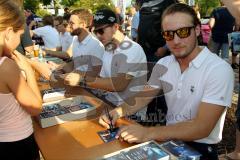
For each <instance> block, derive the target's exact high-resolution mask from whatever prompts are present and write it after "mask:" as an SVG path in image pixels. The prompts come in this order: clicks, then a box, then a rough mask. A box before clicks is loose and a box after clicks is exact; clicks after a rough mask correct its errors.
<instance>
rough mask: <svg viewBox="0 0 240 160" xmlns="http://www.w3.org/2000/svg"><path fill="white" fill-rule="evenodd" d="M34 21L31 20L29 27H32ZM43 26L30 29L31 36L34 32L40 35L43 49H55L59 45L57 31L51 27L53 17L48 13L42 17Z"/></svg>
mask: <svg viewBox="0 0 240 160" xmlns="http://www.w3.org/2000/svg"><path fill="white" fill-rule="evenodd" d="M35 23H36V22H34V21H33V22H32V23H31V24H30V25H29V28H31V27H32V25H34V24H35ZM43 25H44V26H43V27H39V28H36V29H34V30H31V31H30V34H31V36H33V35H34V34H35V35H37V36H39V37H42V39H43V42H44V46H45V49H49V50H57V48H58V47H61V44H60V39H59V34H58V31H57V30H56V29H55V28H54V27H53V17H52V16H50V15H47V16H44V17H43Z"/></svg>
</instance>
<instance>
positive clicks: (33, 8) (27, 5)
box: [23, 0, 39, 12]
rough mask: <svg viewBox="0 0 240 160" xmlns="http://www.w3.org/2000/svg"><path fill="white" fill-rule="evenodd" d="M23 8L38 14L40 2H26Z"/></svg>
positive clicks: (29, 0)
mask: <svg viewBox="0 0 240 160" xmlns="http://www.w3.org/2000/svg"><path fill="white" fill-rule="evenodd" d="M23 6H24V8H25V9H30V10H31V11H32V12H36V11H37V9H38V8H39V1H38V0H34V1H33V0H24V3H23Z"/></svg>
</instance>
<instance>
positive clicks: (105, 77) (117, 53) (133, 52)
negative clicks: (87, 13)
mask: <svg viewBox="0 0 240 160" xmlns="http://www.w3.org/2000/svg"><path fill="white" fill-rule="evenodd" d="M93 22H94V31H93V32H94V33H95V35H96V36H97V38H98V39H99V40H100V41H101V42H102V43H103V45H104V46H105V52H104V55H103V58H102V62H103V65H102V69H101V72H100V75H99V77H92V76H88V75H87V76H80V78H79V80H78V81H76V82H75V83H73V79H74V77H72V76H70V75H68V76H66V77H65V79H64V80H65V84H69V85H71V86H75V85H79V84H80V83H83V85H85V86H87V87H90V88H95V89H101V90H104V91H106V92H104V96H105V98H106V100H108V101H109V102H111V103H112V104H113V105H115V106H118V105H120V104H121V103H123V102H124V100H125V99H127V98H128V97H129V96H131V95H132V94H135V92H134V91H131V88H134V87H137V86H138V87H140V88H141V87H143V84H145V83H146V76H144V75H146V70H147V65H146V62H147V61H146V55H145V53H144V51H143V49H142V47H141V46H140V45H139V44H137V43H136V42H134V41H132V40H131V39H129V38H128V37H127V36H125V35H124V34H123V33H122V32H120V31H119V24H118V23H117V17H116V14H115V13H114V12H113V11H111V10H109V9H102V10H98V11H97V12H96V14H95V15H94V20H93ZM144 73H145V74H144ZM72 75H73V74H72ZM77 76H78V75H77V74H76V77H77ZM144 112H146V110H142V111H141V113H139V114H140V115H139V116H138V117H137V118H139V119H140V118H144V116H145V113H144ZM140 116H141V117H140ZM134 118H136V117H134Z"/></svg>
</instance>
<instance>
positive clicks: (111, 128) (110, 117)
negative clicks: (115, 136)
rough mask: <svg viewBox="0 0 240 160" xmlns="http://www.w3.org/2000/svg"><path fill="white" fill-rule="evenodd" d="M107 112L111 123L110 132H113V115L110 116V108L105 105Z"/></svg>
mask: <svg viewBox="0 0 240 160" xmlns="http://www.w3.org/2000/svg"><path fill="white" fill-rule="evenodd" d="M105 112H106V114H107V116H108V119H109V121H110V124H109V127H110V129H109V130H110V132H112V131H113V124H112V119H113V118H112V116H110V114H109V110H108V107H105Z"/></svg>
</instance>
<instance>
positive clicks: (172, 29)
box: [99, 4, 233, 160]
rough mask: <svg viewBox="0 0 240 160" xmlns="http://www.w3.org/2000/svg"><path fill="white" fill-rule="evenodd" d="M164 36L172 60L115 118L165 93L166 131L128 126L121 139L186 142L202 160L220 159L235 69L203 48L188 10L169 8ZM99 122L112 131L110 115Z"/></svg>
mask: <svg viewBox="0 0 240 160" xmlns="http://www.w3.org/2000/svg"><path fill="white" fill-rule="evenodd" d="M162 30H163V32H162V34H163V37H164V38H165V40H166V43H167V45H168V47H169V49H170V51H171V52H172V55H170V56H167V57H165V58H162V59H161V60H159V61H158V63H157V64H156V66H155V67H154V69H153V72H152V75H151V78H150V80H149V82H148V84H147V85H146V86H145V88H144V90H143V92H142V94H139V95H138V96H136V97H135V101H136V103H135V105H132V106H130V105H128V104H126V103H125V104H122V105H120V106H119V107H118V108H116V109H114V110H113V111H111V113H110V114H111V115H112V116H113V123H115V121H116V120H117V119H118V118H119V117H123V116H125V115H129V114H132V113H135V112H136V111H138V110H139V109H141V108H142V107H143V106H146V105H147V104H148V103H149V102H150V101H151V99H152V98H154V97H155V96H156V95H157V94H158V92H159V91H160V90H161V89H162V90H163V92H164V93H165V98H166V103H167V106H168V112H167V117H166V120H167V126H158V127H143V126H140V125H128V126H123V127H121V129H120V131H119V133H118V135H117V137H121V138H122V139H123V140H125V141H127V142H129V143H134V142H137V143H139V142H144V141H148V140H153V139H154V140H157V141H166V140H182V141H185V142H186V143H187V144H189V145H190V146H192V147H193V148H195V149H196V150H197V151H199V152H200V153H201V154H202V157H201V159H204V160H208V159H209V160H213V159H218V155H217V146H216V144H217V143H218V142H220V140H221V139H222V130H223V124H224V119H225V115H226V110H227V108H228V107H230V105H231V98H232V92H233V71H232V69H231V66H230V65H229V64H228V63H226V62H225V61H223V60H222V59H220V58H219V57H218V56H216V55H215V54H213V53H211V52H210V51H209V50H208V49H207V48H200V47H199V46H198V43H197V36H198V35H199V34H200V22H199V19H198V18H197V15H196V13H195V12H194V10H193V9H192V8H191V7H189V6H188V5H185V4H174V5H171V6H169V7H168V8H167V9H166V10H165V11H164V13H163V15H162ZM161 69H162V70H161ZM149 90H152V91H151V92H148V91H149ZM146 93H148V95H147V94H146ZM146 96H148V97H146ZM149 97H152V98H149ZM99 122H100V124H102V125H104V126H106V127H109V123H110V122H109V120H108V118H107V116H106V115H103V116H101V118H100V120H99Z"/></svg>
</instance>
